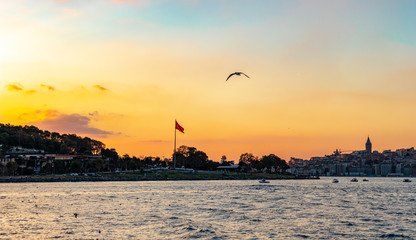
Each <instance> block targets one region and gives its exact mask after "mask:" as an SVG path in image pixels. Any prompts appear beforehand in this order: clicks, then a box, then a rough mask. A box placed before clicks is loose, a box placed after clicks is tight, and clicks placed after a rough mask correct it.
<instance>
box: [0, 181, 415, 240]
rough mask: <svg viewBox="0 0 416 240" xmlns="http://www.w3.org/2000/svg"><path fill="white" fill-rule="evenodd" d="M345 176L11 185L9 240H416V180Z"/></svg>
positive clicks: (1, 201)
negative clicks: (354, 179) (264, 180)
mask: <svg viewBox="0 0 416 240" xmlns="http://www.w3.org/2000/svg"><path fill="white" fill-rule="evenodd" d="M339 180H340V183H332V179H330V178H323V179H321V180H271V181H270V183H268V184H262V183H258V181H254V180H241V181H158V182H78V183H2V184H0V189H1V190H0V215H1V218H0V226H1V228H0V239H22V238H26V239H34V238H37V239H59V238H62V239H97V238H98V239H189V238H197V239H198V238H199V239H305V238H310V239H351V238H353V239H379V238H387V239H389V238H390V239H415V238H416V208H415V207H414V206H415V205H416V188H415V182H416V181H413V182H411V183H403V182H402V179H399V178H370V179H369V180H370V181H369V182H362V179H359V182H357V183H352V182H350V181H349V180H350V179H349V178H340V179H339ZM74 214H77V217H75V215H74Z"/></svg>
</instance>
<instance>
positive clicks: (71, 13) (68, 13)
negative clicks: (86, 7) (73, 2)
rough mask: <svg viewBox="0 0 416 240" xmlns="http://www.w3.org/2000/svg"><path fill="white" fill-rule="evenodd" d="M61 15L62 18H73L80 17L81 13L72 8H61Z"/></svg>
mask: <svg viewBox="0 0 416 240" xmlns="http://www.w3.org/2000/svg"><path fill="white" fill-rule="evenodd" d="M60 10H61V13H62V15H63V16H64V17H67V18H75V17H78V16H80V15H81V12H80V11H78V10H75V9H72V8H61V9H60Z"/></svg>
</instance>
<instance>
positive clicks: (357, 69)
mask: <svg viewBox="0 0 416 240" xmlns="http://www.w3.org/2000/svg"><path fill="white" fill-rule="evenodd" d="M415 12H416V2H415V1H411V0H399V1H387V0H381V1H377V2H371V1H358V0H352V1H326V0H318V1H306V0H301V1H289V0H281V1H234V0H232V1H220V0H213V1H204V0H196V1H187V0H180V1H164V0H161V1H148V0H137V1H136V0H129V1H124V0H119V1H113V0H91V1H78V0H48V1H35V0H16V1H4V2H3V3H2V4H1V5H0V15H1V16H2V20H1V21H0V84H1V85H0V104H1V107H0V122H1V123H11V124H14V125H26V124H28V125H35V126H37V127H39V128H40V129H43V130H49V131H56V132H60V133H75V134H78V135H80V136H88V137H91V138H94V139H98V140H100V141H102V142H104V143H105V144H106V145H107V146H108V147H114V148H116V149H117V151H118V152H119V153H120V154H125V153H127V154H129V155H131V156H133V155H134V156H160V157H166V158H169V157H171V156H172V153H173V148H174V144H173V141H174V129H175V128H174V127H175V125H174V123H175V119H176V120H177V121H178V122H179V123H180V124H181V126H182V127H184V128H185V130H186V131H185V134H181V135H178V136H177V137H178V138H177V146H180V145H186V146H192V147H196V148H197V149H199V150H201V151H204V152H205V153H207V155H208V156H209V157H210V158H211V159H212V160H215V161H220V159H221V156H223V155H225V156H227V159H229V160H235V161H236V160H238V159H239V157H240V155H241V154H243V153H252V154H254V155H256V156H264V155H268V154H275V155H277V156H279V157H281V158H283V159H285V160H289V159H290V158H291V157H297V158H303V159H309V158H311V157H314V156H323V155H325V154H331V153H332V152H333V151H334V150H335V149H341V150H354V149H357V150H359V149H361V148H362V146H363V139H364V140H365V138H367V136H370V138H371V140H372V148H373V150H378V151H382V150H384V149H398V148H410V147H412V145H414V143H415V142H416V125H415V124H414V122H415V121H414V120H415V119H416V111H414V106H415V103H416V95H415V94H414V93H415V91H416V81H414V80H415V76H416V31H415V30H414V23H415V22H416V14H414V13H415ZM233 72H244V73H245V74H247V75H248V76H250V78H247V77H235V76H233V77H232V79H230V80H228V81H225V79H226V78H227V77H228V76H229V74H230V73H233ZM234 77H235V78H234Z"/></svg>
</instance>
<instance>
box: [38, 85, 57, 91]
mask: <svg viewBox="0 0 416 240" xmlns="http://www.w3.org/2000/svg"><path fill="white" fill-rule="evenodd" d="M40 87H41V88H46V89H48V90H50V91H55V87H53V86H50V85H45V84H41V85H40Z"/></svg>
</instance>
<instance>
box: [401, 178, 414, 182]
mask: <svg viewBox="0 0 416 240" xmlns="http://www.w3.org/2000/svg"><path fill="white" fill-rule="evenodd" d="M411 181H412V180H410V179H408V178H405V179H403V182H411Z"/></svg>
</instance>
